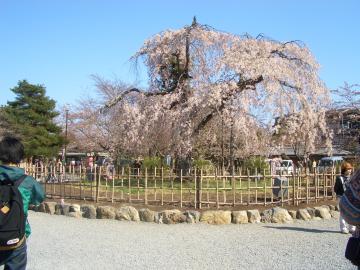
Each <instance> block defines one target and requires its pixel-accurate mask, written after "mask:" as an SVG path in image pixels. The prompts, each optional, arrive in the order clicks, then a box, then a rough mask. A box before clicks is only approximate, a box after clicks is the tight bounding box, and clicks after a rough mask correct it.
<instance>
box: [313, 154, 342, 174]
mask: <svg viewBox="0 0 360 270" xmlns="http://www.w3.org/2000/svg"><path fill="white" fill-rule="evenodd" d="M343 161H344V158H343V157H323V158H322V159H320V161H319V164H318V167H317V172H318V173H324V172H325V173H329V172H331V170H332V169H333V168H336V167H337V166H338V165H339V166H340V164H341V163H342V162H343Z"/></svg>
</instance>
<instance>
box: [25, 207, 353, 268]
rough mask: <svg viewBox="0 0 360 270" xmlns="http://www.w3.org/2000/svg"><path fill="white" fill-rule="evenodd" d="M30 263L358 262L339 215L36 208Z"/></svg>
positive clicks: (196, 264) (121, 265)
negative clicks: (250, 216)
mask: <svg viewBox="0 0 360 270" xmlns="http://www.w3.org/2000/svg"><path fill="white" fill-rule="evenodd" d="M29 220H30V223H31V224H32V229H33V234H32V236H31V237H30V239H29V242H28V243H29V255H28V256H29V263H28V269H30V270H32V269H36V270H38V269H40V270H42V269H51V270H56V269H61V270H63V269H66V270H67V269H69V270H70V269H76V270H79V269H87V270H89V269H287V270H288V269H355V267H353V266H352V265H351V264H350V263H348V262H347V261H346V259H345V258H344V249H345V245H346V241H347V238H348V237H349V235H344V234H340V233H338V222H337V220H328V221H323V220H322V221H311V222H297V223H295V224H291V225H283V224H255V225H254V224H246V225H234V224H231V225H223V226H212V225H205V224H193V225H191V224H178V225H162V224H161V225H159V224H152V223H134V222H124V221H123V222H120V221H115V220H88V219H75V218H70V217H65V216H50V215H47V214H43V213H35V212H32V211H31V212H30V217H29Z"/></svg>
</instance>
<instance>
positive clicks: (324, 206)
mask: <svg viewBox="0 0 360 270" xmlns="http://www.w3.org/2000/svg"><path fill="white" fill-rule="evenodd" d="M320 207H323V208H326V209H327V210H329V211H330V210H331V208H330V206H328V205H325V204H324V205H322V206H320Z"/></svg>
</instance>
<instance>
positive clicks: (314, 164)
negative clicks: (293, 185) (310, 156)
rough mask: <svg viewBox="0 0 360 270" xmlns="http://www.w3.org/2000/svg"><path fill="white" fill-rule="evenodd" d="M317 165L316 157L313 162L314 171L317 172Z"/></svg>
mask: <svg viewBox="0 0 360 270" xmlns="http://www.w3.org/2000/svg"><path fill="white" fill-rule="evenodd" d="M316 166H317V164H316V161H315V159H314V160H313V162H312V171H313V173H315V172H316Z"/></svg>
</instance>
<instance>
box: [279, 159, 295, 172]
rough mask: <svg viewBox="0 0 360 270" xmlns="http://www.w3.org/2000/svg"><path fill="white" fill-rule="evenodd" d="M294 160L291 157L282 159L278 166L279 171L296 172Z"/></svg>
mask: <svg viewBox="0 0 360 270" xmlns="http://www.w3.org/2000/svg"><path fill="white" fill-rule="evenodd" d="M294 167H295V166H294V162H293V161H292V160H291V159H284V160H281V161H280V165H279V166H278V167H277V168H276V172H277V173H279V174H280V173H281V174H292V173H294V171H295V169H294Z"/></svg>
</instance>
